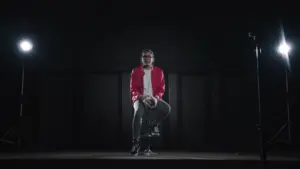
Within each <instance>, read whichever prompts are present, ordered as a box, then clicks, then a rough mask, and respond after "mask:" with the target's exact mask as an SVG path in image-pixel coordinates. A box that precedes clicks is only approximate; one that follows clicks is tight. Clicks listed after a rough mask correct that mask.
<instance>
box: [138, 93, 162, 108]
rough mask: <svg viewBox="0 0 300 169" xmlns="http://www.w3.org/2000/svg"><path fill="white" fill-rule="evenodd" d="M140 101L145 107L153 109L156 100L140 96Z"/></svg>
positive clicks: (151, 97)
mask: <svg viewBox="0 0 300 169" xmlns="http://www.w3.org/2000/svg"><path fill="white" fill-rule="evenodd" d="M141 101H142V102H143V103H144V104H145V106H146V107H150V108H155V107H156V105H157V102H158V99H157V98H156V97H153V96H141Z"/></svg>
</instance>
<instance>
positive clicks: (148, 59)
mask: <svg viewBox="0 0 300 169" xmlns="http://www.w3.org/2000/svg"><path fill="white" fill-rule="evenodd" d="M153 60H154V59H153V54H152V53H151V52H145V53H143V54H142V63H143V65H146V66H149V65H152V63H153Z"/></svg>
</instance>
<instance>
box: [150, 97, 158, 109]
mask: <svg viewBox="0 0 300 169" xmlns="http://www.w3.org/2000/svg"><path fill="white" fill-rule="evenodd" d="M151 99H152V101H153V102H154V105H153V106H154V107H156V105H157V102H158V98H157V97H153V96H152V97H151Z"/></svg>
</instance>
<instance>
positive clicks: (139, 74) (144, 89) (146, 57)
mask: <svg viewBox="0 0 300 169" xmlns="http://www.w3.org/2000/svg"><path fill="white" fill-rule="evenodd" d="M141 62H142V65H140V66H139V67H136V68H134V69H133V70H132V72H131V77H130V92H131V95H132V103H133V107H134V116H133V121H132V133H133V134H132V135H133V142H132V144H133V145H132V149H131V155H137V154H138V152H139V150H140V132H141V125H142V124H141V121H142V118H143V117H144V114H147V113H149V114H151V115H152V116H154V118H155V121H156V124H154V127H153V134H159V130H158V129H159V128H158V125H159V124H160V123H161V122H162V121H163V119H164V118H165V117H166V116H167V115H168V114H169V113H170V111H171V107H170V105H169V104H168V103H166V102H165V101H163V100H162V97H163V95H164V93H165V79H164V73H163V71H162V69H160V68H159V67H156V66H154V65H153V62H154V53H153V52H152V51H151V50H143V51H142V55H141Z"/></svg>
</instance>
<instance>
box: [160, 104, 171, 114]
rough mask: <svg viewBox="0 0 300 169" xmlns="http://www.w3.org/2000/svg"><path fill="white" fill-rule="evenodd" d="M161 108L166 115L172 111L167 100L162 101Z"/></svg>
mask: <svg viewBox="0 0 300 169" xmlns="http://www.w3.org/2000/svg"><path fill="white" fill-rule="evenodd" d="M160 109H161V111H162V112H163V113H164V115H165V116H167V115H168V114H170V112H171V106H170V105H169V104H168V103H167V102H165V101H161V105H160Z"/></svg>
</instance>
